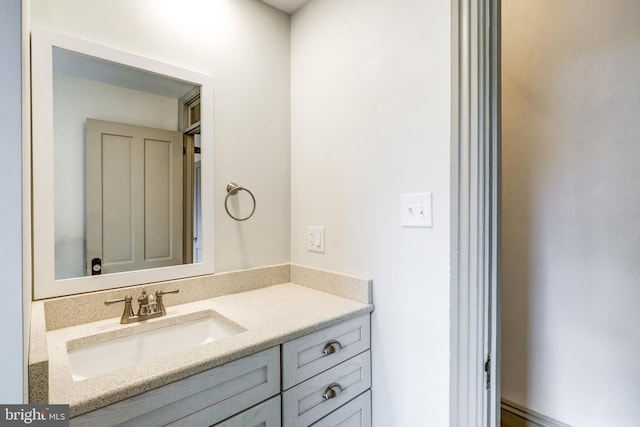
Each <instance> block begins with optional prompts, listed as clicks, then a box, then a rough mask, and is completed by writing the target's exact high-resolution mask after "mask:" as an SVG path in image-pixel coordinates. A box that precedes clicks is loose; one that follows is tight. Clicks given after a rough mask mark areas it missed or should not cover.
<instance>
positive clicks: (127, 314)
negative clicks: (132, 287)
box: [104, 295, 134, 324]
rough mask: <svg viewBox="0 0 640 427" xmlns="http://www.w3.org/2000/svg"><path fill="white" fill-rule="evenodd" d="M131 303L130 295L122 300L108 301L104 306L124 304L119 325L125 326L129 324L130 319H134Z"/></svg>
mask: <svg viewBox="0 0 640 427" xmlns="http://www.w3.org/2000/svg"><path fill="white" fill-rule="evenodd" d="M131 301H133V298H132V297H131V295H127V296H126V297H124V298H116V299H108V300H106V301H105V302H104V305H111V304H115V303H118V302H124V311H123V312H122V317H120V323H122V324H125V323H129V322H130V321H131V318H132V317H134V315H133V307H132V306H131Z"/></svg>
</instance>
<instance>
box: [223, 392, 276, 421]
mask: <svg viewBox="0 0 640 427" xmlns="http://www.w3.org/2000/svg"><path fill="white" fill-rule="evenodd" d="M280 405H281V399H280V395H278V396H276V397H274V398H271V399H269V400H267V401H266V402H262V403H261V404H259V405H256V406H254V407H253V408H250V409H247V410H246V411H244V412H242V413H240V414H238V415H236V416H235V417H231V418H229V419H228V420H226V421H223V422H221V423H219V424H216V425H215V427H280V425H281V423H280V418H281V415H280Z"/></svg>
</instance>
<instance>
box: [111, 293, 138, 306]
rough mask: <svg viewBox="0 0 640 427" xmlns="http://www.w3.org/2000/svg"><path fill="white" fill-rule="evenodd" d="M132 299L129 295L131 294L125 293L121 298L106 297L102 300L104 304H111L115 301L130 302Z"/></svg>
mask: <svg viewBox="0 0 640 427" xmlns="http://www.w3.org/2000/svg"><path fill="white" fill-rule="evenodd" d="M132 300H133V298H132V297H131V295H127V296H126V297H123V298H116V299H108V300H106V301H105V302H104V305H111V304H115V303H117V302H124V303H127V302H131V301H132Z"/></svg>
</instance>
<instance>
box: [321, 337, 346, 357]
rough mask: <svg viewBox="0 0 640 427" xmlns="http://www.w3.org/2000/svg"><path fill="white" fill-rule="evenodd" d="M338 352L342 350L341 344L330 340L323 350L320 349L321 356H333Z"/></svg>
mask: <svg viewBox="0 0 640 427" xmlns="http://www.w3.org/2000/svg"><path fill="white" fill-rule="evenodd" d="M340 350H342V344H340V343H339V342H338V341H335V340H332V341H329V342H328V343H327V344H325V346H324V348H323V349H322V354H333V353H335V352H337V351H340Z"/></svg>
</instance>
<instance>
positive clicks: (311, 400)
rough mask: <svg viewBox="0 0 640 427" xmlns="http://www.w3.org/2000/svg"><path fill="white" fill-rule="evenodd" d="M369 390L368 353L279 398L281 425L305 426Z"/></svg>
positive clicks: (290, 426) (289, 426)
mask: <svg viewBox="0 0 640 427" xmlns="http://www.w3.org/2000/svg"><path fill="white" fill-rule="evenodd" d="M369 388H371V355H370V353H369V352H368V351H366V352H364V353H361V354H359V355H357V356H356V357H353V358H351V359H349V360H347V361H344V362H342V363H341V364H339V365H338V366H335V367H333V368H331V369H329V370H328V371H325V372H323V373H321V374H319V375H316V376H315V377H313V378H311V379H309V380H307V381H305V382H303V383H301V384H298V385H297V386H295V387H293V388H291V389H289V390H287V391H285V392H284V393H283V395H282V399H283V400H282V424H283V426H285V427H302V426H309V425H311V424H313V423H314V422H316V421H317V420H319V419H320V418H322V417H324V416H325V415H327V414H329V413H330V412H332V411H334V410H336V409H337V408H339V407H340V406H342V405H344V404H345V403H347V402H349V401H350V400H351V399H353V398H355V397H357V396H359V395H360V394H361V393H363V392H364V391H366V390H367V389H369Z"/></svg>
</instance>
